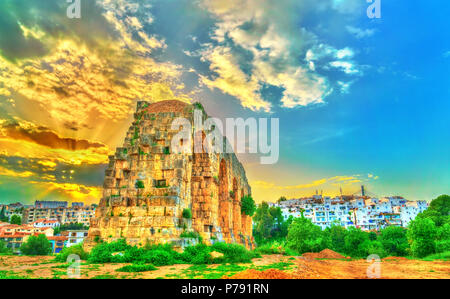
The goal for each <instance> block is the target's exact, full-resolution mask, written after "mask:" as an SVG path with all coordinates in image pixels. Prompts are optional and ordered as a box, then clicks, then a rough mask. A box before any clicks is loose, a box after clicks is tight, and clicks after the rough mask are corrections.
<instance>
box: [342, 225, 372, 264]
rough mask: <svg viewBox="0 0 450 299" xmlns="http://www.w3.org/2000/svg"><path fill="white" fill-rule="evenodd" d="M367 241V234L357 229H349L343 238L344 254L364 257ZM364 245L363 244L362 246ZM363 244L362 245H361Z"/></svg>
mask: <svg viewBox="0 0 450 299" xmlns="http://www.w3.org/2000/svg"><path fill="white" fill-rule="evenodd" d="M366 241H370V240H369V233H367V232H364V231H362V230H361V229H359V228H355V227H349V228H348V229H347V234H346V236H345V238H344V243H345V245H344V249H345V251H344V253H345V254H348V255H350V256H352V257H366V256H367V249H368V246H367V245H368V244H370V243H367V242H366ZM364 243H365V244H364ZM363 244H364V245H363Z"/></svg>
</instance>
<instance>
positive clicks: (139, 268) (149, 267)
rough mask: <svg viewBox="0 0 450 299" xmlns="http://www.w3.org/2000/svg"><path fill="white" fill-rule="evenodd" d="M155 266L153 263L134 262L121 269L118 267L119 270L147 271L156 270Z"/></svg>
mask: <svg viewBox="0 0 450 299" xmlns="http://www.w3.org/2000/svg"><path fill="white" fill-rule="evenodd" d="M157 269H158V268H156V267H155V266H153V265H151V264H147V265H142V264H133V265H127V266H123V267H121V268H119V269H116V271H117V272H146V271H154V270H157Z"/></svg>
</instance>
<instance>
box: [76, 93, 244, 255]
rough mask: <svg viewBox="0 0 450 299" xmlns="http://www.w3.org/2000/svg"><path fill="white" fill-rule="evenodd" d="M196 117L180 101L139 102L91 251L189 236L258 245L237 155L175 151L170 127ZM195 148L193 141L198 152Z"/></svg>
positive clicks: (114, 164) (107, 184)
mask: <svg viewBox="0 0 450 299" xmlns="http://www.w3.org/2000/svg"><path fill="white" fill-rule="evenodd" d="M193 111H194V106H193V105H189V104H186V103H182V102H179V101H162V102H157V103H153V104H151V103H148V102H144V101H140V102H138V105H137V109H136V113H135V114H134V121H133V123H132V124H131V126H130V128H129V130H128V132H127V134H126V137H125V140H124V143H123V146H122V147H119V148H117V149H116V153H115V155H113V156H110V157H109V164H108V167H107V169H106V171H105V180H104V185H103V197H102V198H101V200H100V203H99V206H98V208H97V210H96V217H95V218H94V219H92V220H91V226H90V230H89V236H88V238H87V240H86V242H85V247H86V249H88V250H89V249H90V248H91V247H92V246H93V245H95V244H96V242H97V241H98V240H100V239H101V240H104V241H108V242H110V241H113V240H116V239H119V238H126V240H127V242H128V243H130V244H135V245H144V244H145V243H148V242H149V243H167V242H170V243H173V244H174V245H175V247H179V248H181V247H184V246H185V245H186V244H188V240H186V238H183V237H182V236H183V235H182V234H183V232H192V231H194V232H197V233H199V234H200V235H201V236H202V238H203V240H204V241H205V242H206V243H213V242H217V241H225V242H228V243H230V242H235V243H240V244H243V245H245V246H246V247H248V248H250V247H252V244H253V238H252V227H251V226H252V220H251V217H249V216H246V215H243V214H241V198H242V196H243V195H245V194H250V192H251V189H250V186H249V185H248V182H247V178H246V175H245V171H244V168H243V166H242V164H241V163H240V162H239V161H238V159H237V157H236V155H235V154H234V153H232V154H230V153H228V154H227V153H223V154H217V153H206V152H203V153H192V154H177V153H172V151H171V141H172V137H173V136H174V135H175V134H177V133H178V132H179V129H177V130H172V129H171V124H172V121H173V120H174V119H176V118H178V117H183V118H186V119H188V120H190V122H191V123H193ZM204 118H206V115H205V116H204ZM194 142H195V138H194V136H192V138H191V145H192V147H193V146H194ZM184 209H190V210H191V212H192V219H186V218H183V215H182V214H183V210H184ZM184 235H185V234H184Z"/></svg>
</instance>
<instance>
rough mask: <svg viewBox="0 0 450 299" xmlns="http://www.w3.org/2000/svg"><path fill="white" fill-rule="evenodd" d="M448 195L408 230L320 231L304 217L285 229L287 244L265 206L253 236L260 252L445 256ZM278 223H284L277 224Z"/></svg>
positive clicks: (449, 238) (449, 244) (449, 243)
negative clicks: (281, 238)
mask: <svg viewBox="0 0 450 299" xmlns="http://www.w3.org/2000/svg"><path fill="white" fill-rule="evenodd" d="M449 213H450V196H448V195H441V196H439V197H438V198H436V199H434V200H433V201H432V202H431V203H430V207H429V208H428V209H427V210H426V211H424V212H423V213H421V214H419V215H418V216H417V217H416V219H415V220H413V221H411V222H410V224H409V226H408V227H407V228H403V227H397V226H388V227H386V228H384V229H381V230H380V231H378V232H365V231H362V230H361V229H359V228H355V227H349V228H348V229H346V228H344V227H342V226H339V225H335V226H332V227H330V228H326V229H325V230H322V229H321V228H320V227H319V226H317V225H315V224H313V223H312V222H311V220H309V219H307V218H305V217H299V218H295V219H294V220H293V221H292V223H290V225H289V227H288V230H287V237H286V242H280V241H279V238H277V237H275V235H274V233H273V228H274V227H276V226H277V224H276V222H277V221H276V220H277V218H279V215H278V214H279V212H278V211H277V210H276V209H275V208H270V209H269V207H268V206H267V204H265V203H263V204H261V205H260V206H259V207H258V209H257V211H256V216H255V218H256V225H255V226H254V235H255V238H256V236H258V237H259V240H263V242H258V244H260V247H258V248H257V249H256V251H258V252H260V253H267V254H271V253H283V252H284V253H286V250H290V251H291V253H292V252H295V253H296V254H303V253H305V252H319V251H321V250H323V249H326V248H328V249H331V250H334V251H336V252H339V253H341V254H344V255H347V256H351V257H355V258H365V257H367V256H369V255H370V254H377V255H379V256H380V257H386V256H413V257H419V258H423V257H426V256H429V255H435V256H448V252H449V250H450V216H449ZM278 222H279V223H281V224H282V223H283V222H281V221H278Z"/></svg>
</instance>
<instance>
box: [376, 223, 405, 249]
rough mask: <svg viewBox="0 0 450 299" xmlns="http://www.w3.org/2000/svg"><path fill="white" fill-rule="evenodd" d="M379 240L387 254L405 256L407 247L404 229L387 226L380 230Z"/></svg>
mask: <svg viewBox="0 0 450 299" xmlns="http://www.w3.org/2000/svg"><path fill="white" fill-rule="evenodd" d="M379 240H380V242H381V243H382V244H383V248H384V250H385V251H386V254H387V255H393V256H405V255H407V250H408V248H409V244H408V239H407V237H406V229H405V228H403V227H398V226H388V227H386V228H384V229H382V230H381V232H380V237H379Z"/></svg>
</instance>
